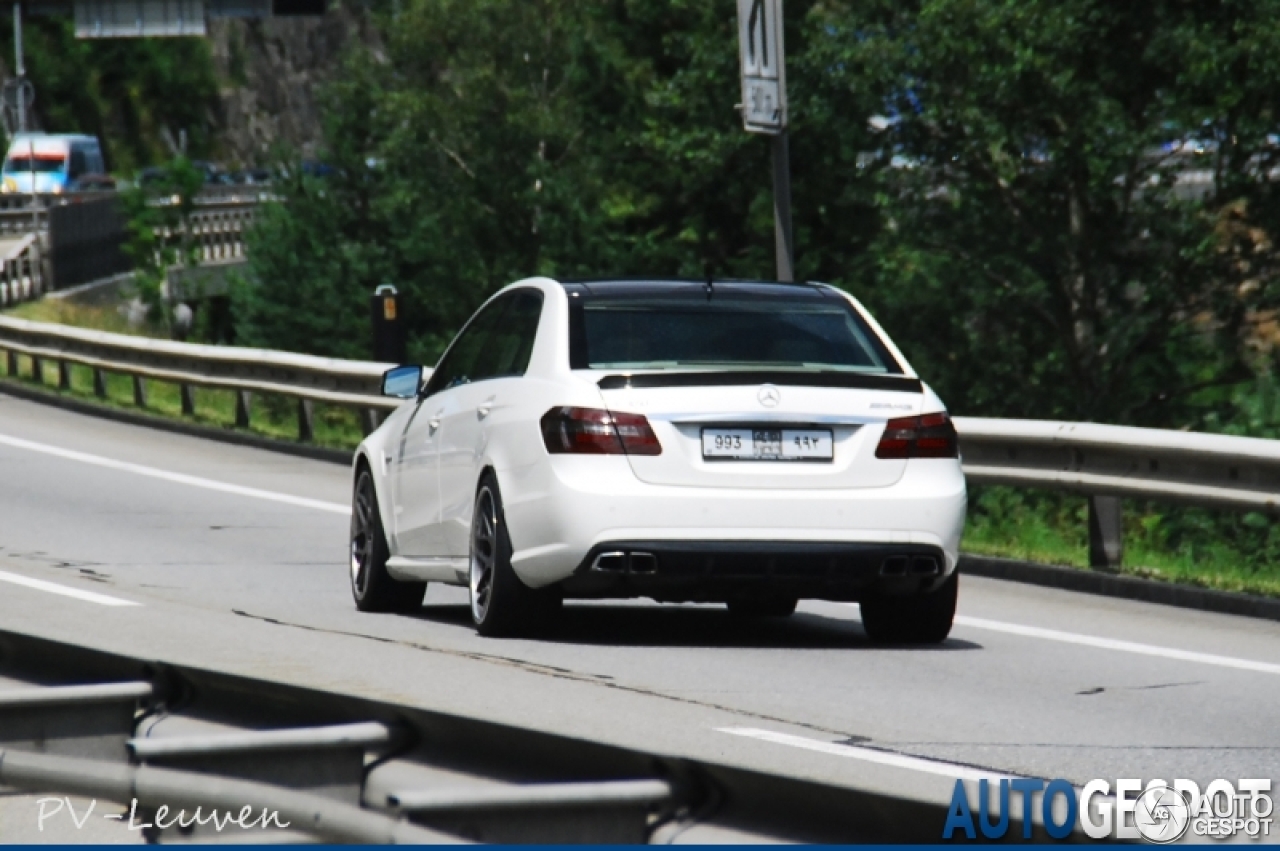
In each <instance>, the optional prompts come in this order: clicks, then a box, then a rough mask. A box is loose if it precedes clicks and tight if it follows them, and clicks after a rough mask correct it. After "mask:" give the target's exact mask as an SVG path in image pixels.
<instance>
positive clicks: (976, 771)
mask: <svg viewBox="0 0 1280 851" xmlns="http://www.w3.org/2000/svg"><path fill="white" fill-rule="evenodd" d="M716 732H718V733H728V734H730V735H732V736H745V737H747V738H748V739H759V740H760V741H762V742H772V743H773V744H775V745H789V746H791V747H793V748H803V749H804V750H807V751H817V752H818V753H825V754H829V755H831V756H842V757H845V758H846V759H856V760H860V761H862V762H872V763H875V764H876V765H885V766H889V767H890V768H903V769H906V770H907V771H919V772H923V773H925V774H936V775H938V776H939V777H946V778H949V779H952V780H1002V779H1007V778H1011V777H1014V776H1015V775H1012V774H1000V773H997V772H994V771H984V770H983V769H981V768H974V767H972V766H968V765H959V764H957V763H953V762H942V761H940V760H935V759H923V758H921V757H918V756H907V755H905V754H900V753H889V752H887V751H881V750H876V749H875V748H863V747H859V746H857V745H842V744H839V743H837V742H823V741H820V740H818V739H806V738H805V737H804V736H792V735H789V734H787V733H775V732H774V731H773V730H759V729H756V728H755V727H717V728H716Z"/></svg>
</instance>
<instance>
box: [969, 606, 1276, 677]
mask: <svg viewBox="0 0 1280 851" xmlns="http://www.w3.org/2000/svg"><path fill="white" fill-rule="evenodd" d="M955 623H956V624H957V625H958V626H967V627H972V628H973V629H986V630H990V631H991V632H1004V633H1008V634H1009V635H1022V636H1026V637H1027V638H1043V639H1045V640H1047V641H1060V642H1062V643H1063V644H1079V645H1081V646H1083V647H1097V648H1098V649H1100V650H1119V651H1120V652H1122V653H1137V654H1139V655H1142V656H1159V657H1161V658H1164V659H1177V660H1178V661H1180V662H1198V663H1200V664H1203V665H1217V666H1218V667H1219V668H1236V669H1238V670H1241V671H1257V672H1259V673H1263V674H1280V665H1276V664H1273V663H1271V662H1255V661H1253V660H1252V659H1237V658H1235V657H1233V656H1215V655H1214V654H1212V653H1196V652H1195V651H1192V650H1175V649H1174V648H1172V647H1158V646H1156V645H1154V644H1139V643H1137V642H1134V641H1119V640H1117V639H1114V638H1098V637H1096V636H1093V635H1081V634H1080V633H1076V632H1061V631H1059V630H1056V629H1042V628H1041V627H1038V626H1023V625H1022V624H1016V623H1005V622H1004V621H989V620H987V619H985V618H971V617H967V616H965V615H956V619H955Z"/></svg>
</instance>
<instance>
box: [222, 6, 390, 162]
mask: <svg viewBox="0 0 1280 851" xmlns="http://www.w3.org/2000/svg"><path fill="white" fill-rule="evenodd" d="M209 41H210V47H211V50H212V54H213V60H214V64H215V66H216V69H217V72H218V78H219V80H220V81H221V89H220V93H219V95H220V101H221V115H220V116H219V124H220V125H221V127H220V129H219V131H217V135H218V137H219V144H218V145H217V147H218V149H219V151H220V157H221V159H222V160H223V161H224V162H225V163H226V164H227V165H228V166H232V167H234V166H246V165H254V164H265V163H266V162H268V161H269V159H270V155H271V153H272V149H273V146H275V145H277V144H281V145H283V146H284V147H286V148H287V149H290V150H293V151H296V152H299V153H301V154H302V156H304V157H311V156H314V155H315V154H316V149H317V147H318V145H319V144H320V142H321V122H320V113H319V105H318V100H317V98H318V94H319V90H320V88H321V87H322V86H323V85H324V84H325V83H326V82H328V81H329V80H332V79H334V78H335V75H337V74H339V73H341V69H342V61H341V60H342V57H343V54H344V52H345V51H346V50H347V49H348V48H350V47H351V46H352V45H353V44H356V43H363V44H364V45H366V46H369V47H371V48H373V49H374V50H378V49H379V48H380V44H381V42H380V38H379V34H378V32H377V29H376V28H375V26H374V24H373V20H372V18H371V16H370V15H369V14H368V13H367V12H366V11H364V10H363V9H362V8H360V7H357V6H355V5H349V4H345V3H343V4H335V5H333V6H331V7H330V10H329V12H328V13H327V14H326V15H324V16H323V17H318V18H310V17H308V18H270V19H266V20H235V19H225V18H224V19H216V20H212V21H210V27H209Z"/></svg>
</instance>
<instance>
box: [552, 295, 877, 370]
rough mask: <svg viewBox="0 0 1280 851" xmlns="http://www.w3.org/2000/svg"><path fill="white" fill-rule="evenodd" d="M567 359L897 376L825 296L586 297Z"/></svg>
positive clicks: (868, 335)
mask: <svg viewBox="0 0 1280 851" xmlns="http://www.w3.org/2000/svg"><path fill="white" fill-rule="evenodd" d="M584 302H585V303H584V304H582V305H581V306H576V305H575V314H576V315H575V316H573V319H574V323H573V324H574V325H576V326H577V327H576V328H574V329H573V330H574V334H573V337H574V339H573V341H572V344H573V345H572V346H571V348H572V349H574V351H572V352H571V355H570V357H571V361H572V363H573V366H575V367H576V368H584V367H586V368H591V369H646V370H648V369H688V368H694V369H698V368H707V367H711V368H716V367H719V368H729V369H752V370H754V369H761V368H767V369H821V370H838V371H849V372H865V373H881V374H899V375H900V374H901V373H902V368H901V367H900V366H899V365H898V363H897V362H896V361H895V360H894V358H893V356H892V355H890V354H889V352H888V350H887V349H886V348H885V346H884V344H883V343H882V342H881V341H880V339H879V338H878V337H877V336H876V335H875V334H874V332H872V330H871V328H870V327H868V326H867V324H866V323H865V322H864V321H863V320H862V318H861V317H860V316H858V314H857V313H855V312H854V310H853V309H852V307H850V306H849V305H848V304H847V303H845V302H843V301H838V300H836V299H828V298H809V299H793V300H787V299H780V298H740V297H739V298H735V297H733V296H722V295H718V294H717V295H715V296H713V297H712V298H710V299H705V298H703V299H691V298H663V297H661V296H646V297H636V298H608V299H584Z"/></svg>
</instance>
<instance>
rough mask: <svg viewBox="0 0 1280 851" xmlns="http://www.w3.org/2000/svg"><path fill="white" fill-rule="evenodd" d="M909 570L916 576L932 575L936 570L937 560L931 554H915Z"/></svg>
mask: <svg viewBox="0 0 1280 851" xmlns="http://www.w3.org/2000/svg"><path fill="white" fill-rule="evenodd" d="M911 572H912V573H913V574H914V575H916V576H933V575H934V574H936V573H937V572H938V560H937V559H936V558H934V557H933V556H916V557H915V558H913V559H912V560H911Z"/></svg>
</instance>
